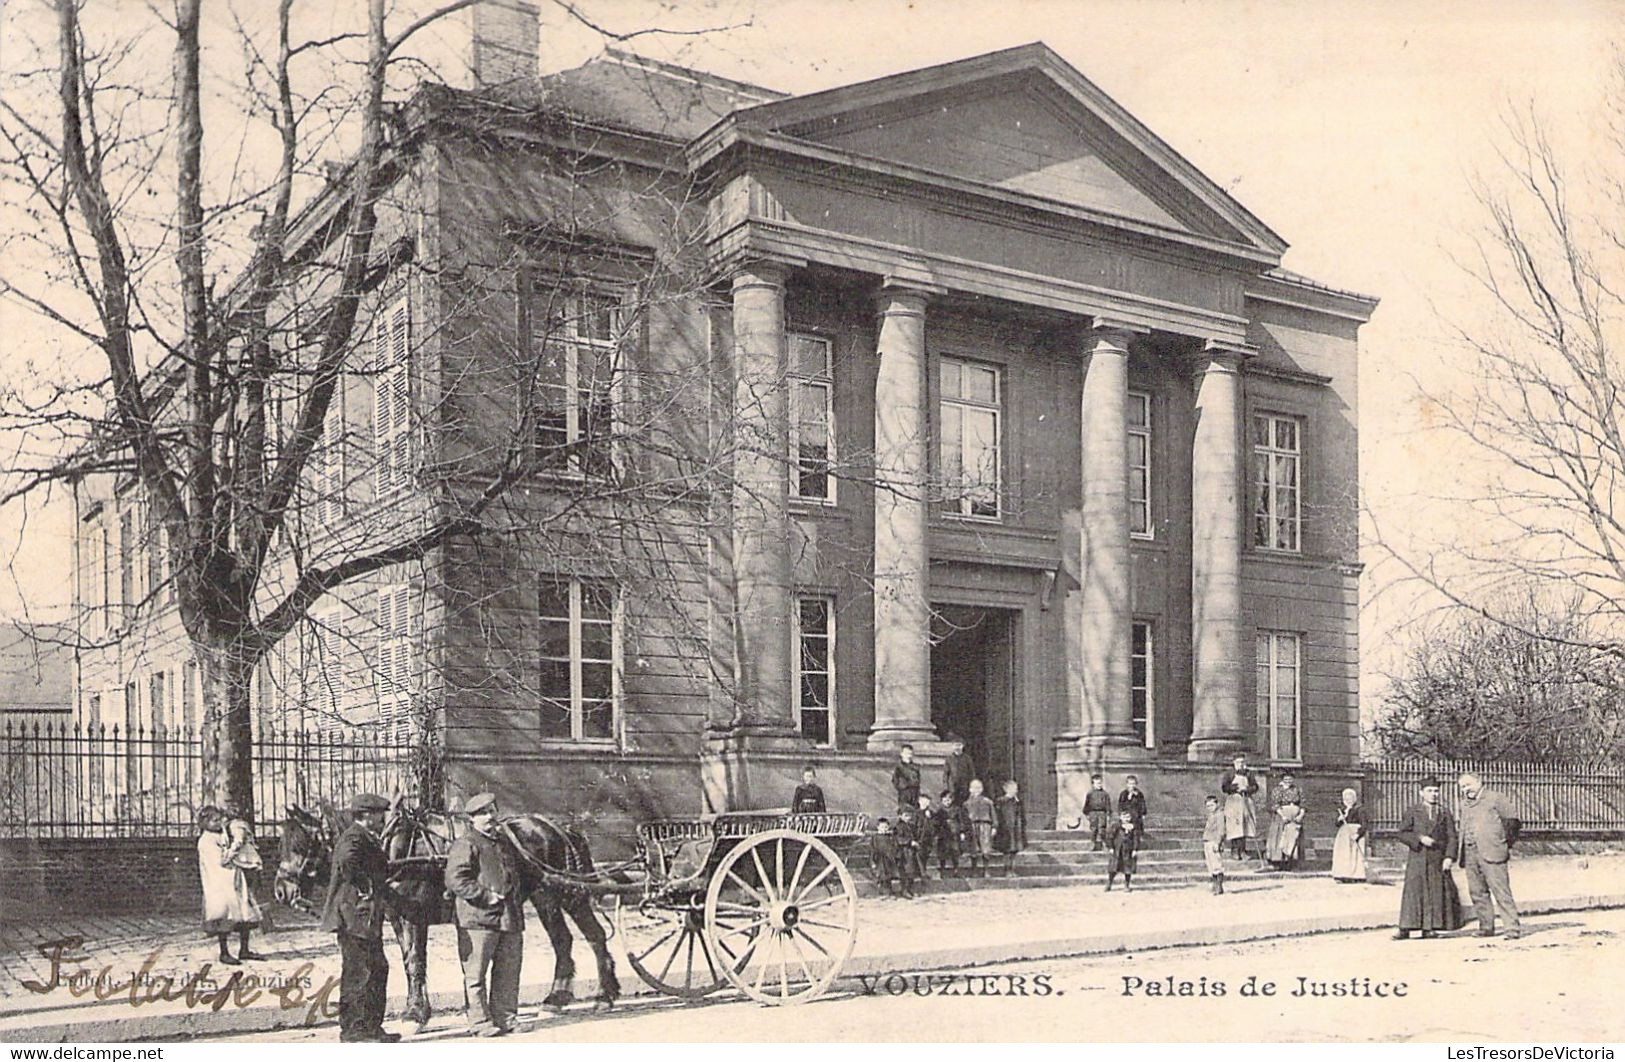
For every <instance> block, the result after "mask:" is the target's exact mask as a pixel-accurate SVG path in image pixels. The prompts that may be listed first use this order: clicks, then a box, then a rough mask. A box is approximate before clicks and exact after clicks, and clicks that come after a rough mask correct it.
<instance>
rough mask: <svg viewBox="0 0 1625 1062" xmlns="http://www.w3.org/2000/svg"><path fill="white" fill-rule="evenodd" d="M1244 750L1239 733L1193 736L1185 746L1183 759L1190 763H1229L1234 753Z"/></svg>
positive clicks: (1244, 745) (1244, 743)
mask: <svg viewBox="0 0 1625 1062" xmlns="http://www.w3.org/2000/svg"><path fill="white" fill-rule="evenodd" d="M1246 751H1247V746H1246V742H1245V741H1243V740H1242V737H1241V735H1240V734H1236V735H1222V736H1214V737H1193V738H1191V740H1190V744H1188V745H1186V746H1185V759H1186V760H1188V761H1190V762H1191V763H1229V762H1230V761H1231V760H1232V759H1234V758H1235V755H1236V753H1238V752H1246Z"/></svg>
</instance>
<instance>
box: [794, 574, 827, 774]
mask: <svg viewBox="0 0 1625 1062" xmlns="http://www.w3.org/2000/svg"><path fill="white" fill-rule="evenodd" d="M795 619H796V630H795V638H796V646H797V652H796V674H795V680H796V725H797V726H798V727H799V728H800V730H801V735H802V736H803V737H805V738H807V739H808V740H809V741H811V742H813V743H814V744H816V745H833V744H835V608H834V602H832V601H831V600H830V599H829V598H827V597H798V598H796V616H795Z"/></svg>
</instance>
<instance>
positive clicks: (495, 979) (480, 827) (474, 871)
mask: <svg viewBox="0 0 1625 1062" xmlns="http://www.w3.org/2000/svg"><path fill="white" fill-rule="evenodd" d="M463 812H464V814H466V815H467V816H468V817H469V821H470V823H471V824H472V825H473V827H474V828H473V829H471V830H469V831H468V832H467V833H465V834H463V835H462V836H461V837H459V838H457V840H456V841H455V842H454V843H453V844H452V846H451V851H450V852H448V853H447V855H446V888H447V889H448V890H450V892H451V894H452V895H453V896H454V897H456V907H457V958H458V960H459V961H461V963H462V964H463V990H464V993H465V995H466V996H467V1001H468V1024H469V1026H470V1027H471V1028H473V1029H475V1030H477V1031H478V1032H479V1034H480V1035H481V1036H501V1035H503V1034H504V1033H509V1032H512V1031H513V1030H514V1026H515V1022H516V1021H517V1019H518V1017H519V968H520V963H521V961H522V959H523V958H524V951H525V948H524V944H525V936H524V934H525V911H524V908H523V907H521V906H520V905H521V904H522V903H523V902H524V897H523V896H521V895H520V891H519V857H518V854H517V853H516V852H515V851H514V850H513V846H512V845H511V844H509V842H508V840H507V838H505V837H503V836H502V834H501V831H500V829H499V827H498V826H497V798H496V797H495V796H493V795H491V794H490V793H481V794H479V795H478V796H473V797H470V798H469V800H468V803H467V804H465V805H464V806H463Z"/></svg>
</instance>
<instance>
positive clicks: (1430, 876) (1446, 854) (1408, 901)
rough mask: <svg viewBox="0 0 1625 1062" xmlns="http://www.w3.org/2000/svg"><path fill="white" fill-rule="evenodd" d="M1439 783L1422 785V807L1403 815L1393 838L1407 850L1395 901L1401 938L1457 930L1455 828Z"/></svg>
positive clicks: (1431, 780) (1427, 781) (1433, 780)
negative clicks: (1453, 873)
mask: <svg viewBox="0 0 1625 1062" xmlns="http://www.w3.org/2000/svg"><path fill="white" fill-rule="evenodd" d="M1439 793H1440V788H1439V780H1438V779H1437V778H1428V779H1425V780H1424V781H1423V782H1422V802H1421V803H1420V804H1417V805H1416V806H1414V807H1412V808H1411V809H1410V810H1409V811H1407V812H1406V813H1405V817H1404V818H1403V819H1401V820H1400V822H1399V832H1398V834H1397V836H1398V837H1399V840H1400V842H1401V843H1402V844H1404V846H1405V847H1406V848H1408V849H1410V853H1409V854H1408V855H1407V856H1406V857H1405V892H1404V894H1403V895H1402V896H1401V897H1400V901H1399V932H1398V933H1396V934H1394V939H1396V940H1405V939H1407V938H1409V937H1410V935H1411V933H1412V932H1413V931H1418V930H1419V931H1420V932H1421V934H1422V936H1424V937H1432V936H1437V935H1438V933H1439V931H1440V930H1452V929H1459V928H1460V927H1461V897H1460V895H1459V894H1458V893H1457V892H1456V883H1455V881H1454V880H1452V879H1451V877H1450V867H1451V862H1450V853H1452V852H1454V851H1455V850H1456V837H1457V834H1456V824H1455V821H1454V820H1452V819H1451V817H1450V812H1448V811H1446V810H1445V809H1444V807H1443V806H1442V805H1441V804H1440V803H1439Z"/></svg>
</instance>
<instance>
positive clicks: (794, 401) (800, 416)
mask: <svg viewBox="0 0 1625 1062" xmlns="http://www.w3.org/2000/svg"><path fill="white" fill-rule="evenodd" d="M786 341H787V342H788V344H789V347H790V377H789V383H790V452H791V454H793V455H794V456H795V462H796V464H795V470H794V471H793V472H792V473H791V477H792V478H791V481H790V482H791V491H790V493H791V494H792V495H793V496H795V497H798V498H806V499H808V500H810V501H821V502H825V503H829V502H833V501H834V500H835V477H834V476H832V475H831V474H830V468H831V466H832V464H833V463H834V460H835V398H834V395H835V391H834V385H835V375H834V367H833V366H832V364H831V361H830V350H831V344H830V341H829V340H827V339H824V338H822V337H820V336H809V335H802V334H799V333H795V332H792V333H790V334H789V335H788V336H787V337H786Z"/></svg>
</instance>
